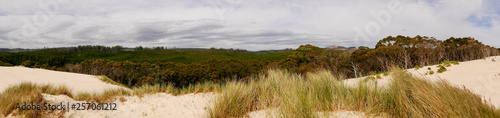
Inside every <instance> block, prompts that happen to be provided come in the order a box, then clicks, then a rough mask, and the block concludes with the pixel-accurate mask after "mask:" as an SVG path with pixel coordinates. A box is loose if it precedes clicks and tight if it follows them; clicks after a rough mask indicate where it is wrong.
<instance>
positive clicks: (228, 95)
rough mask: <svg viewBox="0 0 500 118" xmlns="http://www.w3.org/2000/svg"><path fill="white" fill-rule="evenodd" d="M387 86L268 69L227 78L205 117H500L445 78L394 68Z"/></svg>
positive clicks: (486, 103) (323, 74) (479, 100)
mask: <svg viewBox="0 0 500 118" xmlns="http://www.w3.org/2000/svg"><path fill="white" fill-rule="evenodd" d="M392 76H393V80H392V81H391V82H390V83H389V85H388V87H387V88H383V87H378V86H376V84H371V83H370V82H369V81H360V83H359V85H358V86H355V87H348V86H346V85H345V84H344V83H343V82H342V81H341V80H340V79H337V78H335V76H334V75H332V74H331V73H330V72H327V71H320V72H316V73H311V74H307V75H306V76H305V77H303V76H298V75H295V74H292V73H289V72H287V71H279V70H278V71H276V70H270V71H269V72H268V74H267V75H263V76H260V77H259V78H258V79H256V80H251V81H250V82H248V83H241V82H230V83H228V84H226V86H225V88H224V89H223V90H222V95H221V96H219V97H218V98H217V99H216V101H215V102H214V105H213V106H214V107H213V108H209V117H212V118H215V117H243V116H245V114H246V113H248V112H251V111H257V110H262V109H268V108H277V109H278V110H277V111H278V113H279V114H278V115H277V116H279V117H321V116H319V115H318V114H316V113H315V112H321V111H338V110H353V111H362V112H366V113H371V114H378V115H381V114H386V115H389V116H390V117H500V112H499V111H497V110H496V109H495V107H494V106H493V105H491V103H488V102H485V101H483V100H482V99H481V97H480V96H479V95H476V94H474V93H473V92H471V91H470V90H467V89H462V88H457V87H454V86H452V85H450V84H449V83H448V82H447V81H444V80H440V81H437V82H430V81H428V80H424V79H421V78H417V77H414V76H412V75H411V74H409V73H408V72H405V71H403V70H398V69H395V72H394V74H393V75H392Z"/></svg>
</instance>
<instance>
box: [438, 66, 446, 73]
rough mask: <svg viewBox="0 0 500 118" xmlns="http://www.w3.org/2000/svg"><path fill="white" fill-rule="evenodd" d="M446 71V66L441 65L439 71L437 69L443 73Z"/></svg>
mask: <svg viewBox="0 0 500 118" xmlns="http://www.w3.org/2000/svg"><path fill="white" fill-rule="evenodd" d="M445 71H447V69H446V67H443V66H441V67H439V69H438V71H437V72H438V73H443V72H445Z"/></svg>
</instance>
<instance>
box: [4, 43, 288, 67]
mask: <svg viewBox="0 0 500 118" xmlns="http://www.w3.org/2000/svg"><path fill="white" fill-rule="evenodd" d="M292 53H293V52H292V51H288V50H283V51H267V52H266V51H260V52H249V51H244V50H232V49H213V50H210V49H200V50H194V49H193V50H180V49H179V50H177V49H164V50H161V48H160V49H158V50H153V49H143V50H138V51H127V50H125V49H123V48H122V47H121V48H120V47H116V46H115V47H112V48H111V47H104V46H78V47H72V48H51V49H43V50H35V51H21V52H0V61H3V62H6V63H10V64H12V65H22V63H23V62H25V61H27V60H31V61H34V62H39V65H42V64H48V66H50V67H52V66H56V67H63V66H65V65H66V64H77V63H80V62H82V61H85V60H95V59H109V60H113V61H132V62H137V63H142V62H148V63H159V62H176V63H185V64H190V63H194V62H200V61H206V60H212V59H215V60H224V59H236V60H241V61H260V60H270V61H280V60H283V59H285V58H287V57H288V56H289V55H290V54H292ZM26 67H31V66H26Z"/></svg>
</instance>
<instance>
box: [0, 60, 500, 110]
mask: <svg viewBox="0 0 500 118" xmlns="http://www.w3.org/2000/svg"><path fill="white" fill-rule="evenodd" d="M492 59H495V60H496V61H497V62H493V61H492ZM428 67H431V68H432V70H433V71H434V72H436V74H435V75H425V73H426V72H427V71H428V70H427V68H428ZM437 69H438V68H437V67H436V66H426V67H424V68H421V69H419V70H415V69H409V70H408V71H409V72H410V73H412V74H415V75H418V76H423V77H425V78H429V79H431V80H435V79H437V78H442V79H446V80H448V81H450V83H452V84H454V85H456V86H462V85H463V86H465V87H467V88H469V89H471V90H473V91H475V92H476V93H478V94H480V95H482V96H484V97H485V98H487V99H491V102H492V103H493V104H494V105H496V106H497V107H499V106H500V56H499V57H490V58H487V59H485V60H475V61H469V62H460V64H459V65H452V66H451V67H447V69H448V71H446V72H444V73H437ZM389 79H390V77H389V76H383V79H379V80H377V81H378V84H385V83H387V82H389ZM360 80H362V78H358V79H350V80H346V82H347V83H349V84H355V83H356V82H357V81H360ZM0 81H1V83H0V90H2V91H3V90H4V89H5V88H6V87H8V86H9V85H15V84H17V83H20V82H23V81H30V82H34V83H40V84H44V83H51V84H54V85H59V84H62V85H66V86H68V87H70V88H72V89H73V90H74V91H94V92H99V91H102V90H104V89H108V88H117V87H119V86H115V85H110V84H106V83H104V82H101V81H100V80H98V79H97V78H95V77H94V76H91V75H84V74H75V73H66V72H56V71H49V70H42V69H30V68H24V67H0ZM43 95H44V99H45V100H47V101H49V102H54V103H58V102H70V103H73V102H83V101H74V100H73V99H71V98H69V97H67V96H63V95H59V96H53V95H46V94H43ZM216 95H217V94H214V93H201V94H186V95H181V96H172V95H170V94H165V93H157V94H153V95H146V96H144V97H142V98H139V97H137V96H128V97H123V98H124V99H125V100H126V101H125V102H121V101H119V100H116V101H114V102H115V103H117V104H118V107H117V109H118V110H117V111H70V112H68V113H65V116H66V117H77V118H79V117H113V118H114V117H116V118H118V117H166V118H179V117H182V118H186V117H187V118H199V117H206V115H207V110H208V107H209V105H210V104H212V103H211V101H212V100H213V98H214V96H216ZM276 114H277V113H276V111H274V110H272V109H267V110H260V111H254V112H250V113H248V115H247V116H248V117H252V118H261V117H269V116H272V115H276ZM318 114H320V115H321V114H324V113H318ZM327 116H331V117H371V116H366V114H364V113H362V112H355V111H336V112H329V113H328V115H327Z"/></svg>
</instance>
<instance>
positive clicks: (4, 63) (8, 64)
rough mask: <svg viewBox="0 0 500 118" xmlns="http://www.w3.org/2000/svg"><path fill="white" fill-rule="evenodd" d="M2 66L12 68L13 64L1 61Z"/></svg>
mask: <svg viewBox="0 0 500 118" xmlns="http://www.w3.org/2000/svg"><path fill="white" fill-rule="evenodd" d="M0 66H12V64H10V63H6V62H3V61H0Z"/></svg>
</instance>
